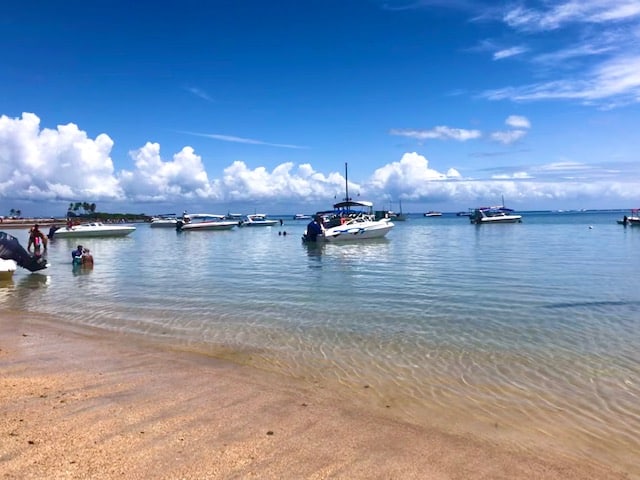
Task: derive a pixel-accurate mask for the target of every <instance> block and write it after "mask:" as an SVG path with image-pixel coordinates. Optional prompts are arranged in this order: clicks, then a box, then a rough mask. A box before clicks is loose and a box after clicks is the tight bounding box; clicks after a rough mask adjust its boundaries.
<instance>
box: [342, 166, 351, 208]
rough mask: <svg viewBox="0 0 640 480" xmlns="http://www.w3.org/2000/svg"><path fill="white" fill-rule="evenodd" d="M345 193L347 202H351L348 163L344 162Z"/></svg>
mask: <svg viewBox="0 0 640 480" xmlns="http://www.w3.org/2000/svg"><path fill="white" fill-rule="evenodd" d="M344 193H345V195H346V197H345V201H346V202H348V201H349V200H351V199H350V198H349V175H348V173H347V162H344Z"/></svg>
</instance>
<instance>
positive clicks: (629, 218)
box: [618, 208, 640, 227]
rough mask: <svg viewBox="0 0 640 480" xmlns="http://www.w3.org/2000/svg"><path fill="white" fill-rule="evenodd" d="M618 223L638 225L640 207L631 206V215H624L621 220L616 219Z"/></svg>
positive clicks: (639, 224)
mask: <svg viewBox="0 0 640 480" xmlns="http://www.w3.org/2000/svg"><path fill="white" fill-rule="evenodd" d="M618 225H624V226H625V227H626V226H627V225H635V226H640V208H632V209H631V215H625V216H624V217H622V219H621V220H618Z"/></svg>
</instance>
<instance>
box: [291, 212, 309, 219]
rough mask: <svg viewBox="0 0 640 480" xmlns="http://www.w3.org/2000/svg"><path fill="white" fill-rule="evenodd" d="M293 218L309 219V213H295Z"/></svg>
mask: <svg viewBox="0 0 640 480" xmlns="http://www.w3.org/2000/svg"><path fill="white" fill-rule="evenodd" d="M293 219H294V220H311V215H306V214H304V213H296V214H295V215H294V216H293Z"/></svg>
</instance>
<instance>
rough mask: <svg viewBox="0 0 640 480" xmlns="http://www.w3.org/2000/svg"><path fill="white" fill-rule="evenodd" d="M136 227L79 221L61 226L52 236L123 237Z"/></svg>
mask: <svg viewBox="0 0 640 480" xmlns="http://www.w3.org/2000/svg"><path fill="white" fill-rule="evenodd" d="M135 230H136V227H133V226H131V225H114V224H106V223H102V222H89V223H81V224H80V225H72V226H66V227H61V228H59V229H57V230H55V232H53V233H52V237H54V238H76V237H124V236H126V235H129V234H130V233H132V232H134V231H135Z"/></svg>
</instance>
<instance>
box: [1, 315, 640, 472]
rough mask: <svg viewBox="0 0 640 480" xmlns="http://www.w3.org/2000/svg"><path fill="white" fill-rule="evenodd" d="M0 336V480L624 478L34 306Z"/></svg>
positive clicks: (6, 320) (5, 321) (584, 462)
mask: <svg viewBox="0 0 640 480" xmlns="http://www.w3.org/2000/svg"><path fill="white" fill-rule="evenodd" d="M0 334H1V336H0V338H1V339H2V340H1V343H0V365H1V367H0V373H1V374H0V378H1V379H2V380H1V388H0V392H1V393H0V399H1V404H2V415H1V417H0V435H1V436H2V438H3V441H2V442H1V444H2V445H3V450H4V451H3V452H0V470H2V472H3V477H4V478H21V479H23V478H97V477H99V478H107V479H109V478H116V477H117V478H122V476H123V475H126V476H127V478H194V479H195V478H198V479H202V478H351V479H352V478H403V479H404V478H427V479H456V478H459V479H473V478H492V479H496V478H505V479H507V478H509V479H518V478H522V479H525V478H526V479H532V478H541V479H542V478H544V479H554V478H558V479H560V478H562V479H582V478H584V479H586V478H599V479H609V478H610V479H622V478H631V477H629V476H628V475H625V474H623V473H618V472H616V471H614V470H613V468H612V467H610V466H607V465H601V464H597V463H595V462H592V461H590V460H589V459H575V458H567V457H565V456H562V455H559V454H555V455H554V454H553V452H545V451H540V452H537V453H532V452H522V451H519V450H518V449H515V448H510V447H509V446H508V445H503V444H498V443H492V442H490V441H487V440H481V439H478V438H475V437H473V436H461V435H454V434H451V433H448V432H444V431H442V430H439V429H437V428H431V427H429V426H417V425H412V424H411V423H409V422H403V421H401V420H399V419H397V418H393V416H392V415H387V414H385V412H384V411H383V410H381V409H376V408H371V407H367V406H366V405H365V406H364V407H363V405H362V402H359V401H358V400H357V399H353V398H351V397H349V396H348V395H344V392H341V391H340V390H339V389H337V388H333V387H332V386H328V385H325V384H320V383H317V382H305V381H304V380H299V379H293V378H288V377H284V376H282V375H278V374H274V373H272V372H265V371H261V370H259V369H256V368H253V367H248V366H242V365H238V364H234V363H232V362H229V361H226V360H219V359H215V358H211V357H208V356H204V355H199V354H194V353H190V352H184V351H176V350H172V349H170V348H168V347H167V346H163V345H157V344H149V343H145V342H144V340H143V339H139V338H132V337H129V336H128V337H125V336H123V335H119V334H112V333H108V332H102V331H99V330H93V329H84V328H80V327H70V326H66V325H56V324H53V323H52V322H51V320H50V319H47V318H43V317H39V316H36V315H34V314H25V313H22V312H20V313H17V312H15V313H11V312H9V313H3V316H2V319H1V320H0Z"/></svg>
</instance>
